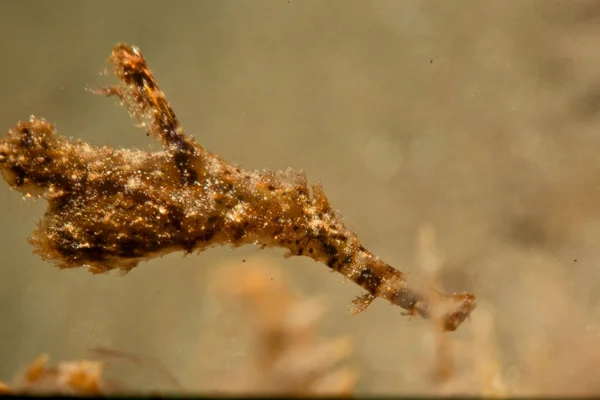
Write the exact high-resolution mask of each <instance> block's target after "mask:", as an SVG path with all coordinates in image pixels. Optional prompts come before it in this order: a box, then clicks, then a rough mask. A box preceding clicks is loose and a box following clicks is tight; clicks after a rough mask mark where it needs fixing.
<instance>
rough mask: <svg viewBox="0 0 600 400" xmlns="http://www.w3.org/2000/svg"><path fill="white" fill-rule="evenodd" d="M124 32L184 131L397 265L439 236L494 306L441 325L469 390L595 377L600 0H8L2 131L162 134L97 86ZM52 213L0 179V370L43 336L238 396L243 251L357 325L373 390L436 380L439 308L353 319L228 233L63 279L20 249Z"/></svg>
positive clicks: (92, 137)
mask: <svg viewBox="0 0 600 400" xmlns="http://www.w3.org/2000/svg"><path fill="white" fill-rule="evenodd" d="M118 42H127V43H130V44H134V45H136V46H139V47H140V49H141V50H142V52H143V53H144V55H145V57H146V59H147V60H148V62H149V65H150V67H151V69H152V70H153V72H154V74H155V76H156V77H157V79H158V82H159V84H160V85H161V88H162V89H163V90H164V91H165V93H166V95H167V98H168V99H169V100H170V102H171V103H172V106H173V108H174V109H175V112H176V113H177V114H178V116H179V119H180V121H181V123H182V124H183V126H184V129H185V130H186V132H187V133H188V134H191V135H193V136H194V137H195V138H196V139H197V140H198V141H199V142H200V143H201V144H203V145H204V146H205V147H207V148H208V149H210V150H211V151H214V152H216V153H217V154H219V155H221V156H223V157H224V158H225V159H227V160H229V161H231V162H235V163H238V164H241V165H243V166H244V167H246V168H253V169H254V168H255V169H262V168H269V169H284V168H287V167H293V168H295V169H302V170H304V171H305V172H306V174H307V176H308V178H309V181H311V182H317V181H320V182H322V184H323V185H324V188H325V192H326V194H327V195H328V196H329V198H330V201H331V203H332V204H333V206H334V207H335V208H337V209H338V210H340V212H341V213H342V214H343V215H344V217H345V220H346V222H347V223H348V225H349V226H351V227H352V228H353V229H355V230H356V232H357V233H358V234H359V237H361V239H362V241H363V243H364V244H365V246H366V247H368V248H369V249H370V250H372V251H373V252H374V253H376V254H378V255H379V256H380V257H382V258H383V259H385V260H386V261H387V262H389V263H390V264H391V265H393V266H395V267H396V268H399V269H401V270H402V271H406V272H411V273H415V274H418V273H419V268H418V267H417V265H418V257H417V255H416V254H417V253H416V248H417V237H418V232H419V227H420V226H422V224H424V223H428V224H431V225H432V226H433V227H434V228H435V231H436V234H437V246H438V248H439V249H440V251H441V252H442V254H443V260H444V263H443V264H442V265H441V267H440V270H439V279H440V280H441V282H442V283H443V284H444V286H445V287H446V289H447V290H449V291H454V290H456V291H463V290H468V291H472V292H475V293H476V294H477V296H478V299H479V304H480V307H479V308H478V309H477V310H476V311H475V312H474V313H473V316H472V320H471V323H470V324H469V323H466V324H465V325H464V326H462V327H460V328H459V330H458V331H457V332H454V333H452V334H450V338H451V341H452V343H454V345H453V347H452V351H453V354H454V357H455V363H456V369H455V377H454V380H453V381H452V382H453V383H452V384H453V385H456V387H457V388H459V389H457V390H459V391H466V392H469V393H481V392H482V390H483V389H482V388H483V387H488V388H492V389H497V390H500V391H502V390H506V392H507V393H509V394H512V393H519V394H542V393H546V394H557V393H590V392H598V391H599V390H600V383H599V382H597V379H596V377H597V376H598V372H599V371H598V369H599V365H600V364H599V361H600V336H599V335H600V296H599V293H600V285H599V281H598V279H599V277H600V268H599V265H600V264H599V262H600V246H599V245H600V157H599V150H600V112H599V111H600V51H599V49H600V3H598V2H594V1H541V0H540V1H522V0H514V1H502V2H498V1H474V0H473V1H470V0H457V1H399V0H376V1H354V0H347V1H341V0H330V1H316V0H290V1H279V0H246V1H241V0H240V1H174V2H158V1H131V2H120V1H95V2H91V1H88V2H83V1H74V0H73V1H66V0H61V1H53V2H47V1H30V0H21V1H18V2H8V1H4V2H2V3H1V4H0V52H1V53H0V54H1V56H0V82H1V87H2V89H1V90H0V104H1V107H2V108H1V112H0V126H1V127H2V129H5V130H7V129H9V128H10V127H12V126H14V125H15V123H16V122H17V121H18V120H24V119H27V118H28V117H29V115H30V114H35V115H36V116H40V117H44V118H46V119H48V120H49V121H51V122H52V123H55V124H56V125H57V127H58V129H59V131H60V132H61V133H62V134H63V135H67V136H73V137H76V138H80V139H83V140H86V141H89V142H91V143H94V144H97V145H104V144H106V145H111V146H115V147H137V148H144V149H158V145H157V144H156V143H153V142H152V141H151V139H149V138H147V137H146V135H144V133H143V132H142V131H140V130H137V129H135V128H134V127H133V123H132V121H131V120H130V119H129V117H128V115H127V113H126V112H125V111H124V110H123V109H121V108H119V107H117V106H116V105H115V102H114V101H112V100H106V99H103V98H101V97H98V96H94V95H92V94H91V93H89V92H86V91H84V88H86V87H94V86H100V85H103V84H106V83H108V82H112V81H111V78H108V77H103V76H100V75H99V72H101V71H102V70H103V69H104V68H105V66H106V64H105V60H106V58H107V57H108V56H109V54H110V50H111V47H112V46H113V45H114V44H116V43H118ZM44 208H45V204H44V203H43V202H41V201H40V202H33V201H31V200H28V201H23V200H22V199H21V197H20V195H18V194H17V193H16V192H11V191H10V190H9V189H8V187H7V186H6V185H5V184H4V183H2V184H0V227H1V229H0V239H1V240H0V252H1V254H2V261H1V264H0V266H1V268H2V275H1V278H0V321H1V322H0V356H1V357H0V358H1V360H2V361H1V362H0V380H9V379H10V378H11V377H12V376H13V374H14V372H15V371H17V370H18V369H19V368H22V367H23V366H25V365H26V364H27V363H28V362H30V360H32V359H33V358H34V357H36V356H37V355H38V354H40V353H42V352H47V353H49V354H50V355H51V357H52V359H53V360H62V359H72V358H81V357H88V356H89V353H88V352H87V351H88V349H89V348H91V347H95V346H105V347H109V348H113V349H120V350H126V351H129V352H134V353H138V354H145V355H151V356H152V357H155V358H157V359H159V360H161V361H162V362H163V363H164V364H166V365H167V366H168V368H169V369H170V370H171V372H172V373H173V374H174V375H175V376H177V377H178V378H179V380H180V381H181V383H182V384H183V385H184V386H186V387H187V388H190V389H191V390H201V391H208V390H213V389H223V388H226V387H227V384H228V383H227V378H226V377H227V373H226V372H227V371H230V370H234V369H235V368H236V365H238V364H241V363H243V362H244V359H245V358H247V357H249V350H250V349H249V348H248V341H246V340H245V338H246V333H247V332H246V330H245V327H246V326H245V325H243V324H241V323H240V321H241V319H240V317H239V313H238V312H236V310H235V309H231V307H226V306H225V305H226V303H225V302H222V301H221V300H219V298H218V297H216V296H215V295H214V293H213V290H212V289H211V282H212V281H213V280H212V276H213V275H214V274H215V272H216V271H218V270H219V269H220V268H222V267H223V266H226V265H230V264H240V263H242V260H244V259H246V260H247V261H248V263H254V264H261V263H264V264H269V265H280V266H281V267H282V268H283V270H284V273H285V277H286V280H287V281H288V282H289V283H290V284H291V285H292V286H293V287H294V289H295V290H296V291H298V292H299V293H302V294H304V295H306V296H318V297H320V298H321V299H323V300H324V301H325V302H326V303H327V305H328V306H329V310H328V314H327V317H326V318H325V319H324V321H323V323H322V325H321V328H322V332H323V334H324V335H329V336H338V335H348V334H349V335H351V336H352V337H353V339H354V342H355V346H356V349H355V352H354V356H353V359H352V360H351V363H352V364H353V365H354V366H355V367H356V369H357V371H358V373H359V377H360V379H359V384H358V387H357V391H358V393H362V394H366V393H396V394H398V393H441V392H443V390H444V388H443V387H441V386H440V385H439V384H436V383H435V382H433V381H432V379H431V377H430V370H429V369H430V366H431V365H432V364H433V363H434V362H435V361H434V358H433V355H432V351H433V350H432V349H433V347H432V344H431V343H432V338H433V336H432V330H431V327H430V325H429V324H428V323H427V322H426V321H423V320H420V319H413V320H412V321H410V322H409V321H408V320H407V318H406V317H403V316H402V315H401V310H400V309H398V308H395V307H392V306H390V305H389V304H387V303H385V302H383V301H376V302H375V303H374V304H373V306H372V307H371V308H370V309H369V310H368V311H366V312H364V313H362V314H360V315H357V316H350V315H348V313H347V309H348V306H349V305H350V301H351V300H352V299H353V298H354V296H356V295H358V294H360V290H359V288H358V287H356V286H355V285H353V284H351V283H341V281H342V278H341V277H340V276H339V275H337V274H330V273H328V271H327V268H326V267H324V266H322V265H319V264H316V263H314V262H313V261H312V260H310V259H304V258H295V259H289V260H286V259H284V258H282V257H281V254H282V251H277V250H268V251H259V250H257V249H254V248H251V247H246V248H242V249H237V250H234V251H233V250H231V249H229V248H220V249H213V250H210V251H207V252H204V253H201V254H195V255H189V256H186V257H185V258H184V257H182V255H181V254H175V255H170V256H168V257H165V258H163V259H158V260H153V261H151V262H149V263H145V264H143V265H141V266H140V267H139V268H136V269H134V270H133V271H132V272H131V273H130V274H129V275H127V276H125V277H123V278H118V277H116V276H114V275H112V274H110V275H106V276H92V275H91V274H89V273H87V272H86V271H85V270H84V269H80V270H70V271H59V270H58V269H56V268H53V267H52V266H51V265H49V264H46V263H44V262H42V261H41V260H40V259H39V258H38V257H37V256H36V255H33V254H32V253H31V250H32V249H31V247H30V246H29V244H28V243H27V241H26V238H27V237H28V236H29V234H30V233H31V232H32V230H33V229H34V227H35V223H36V221H37V220H38V219H39V218H41V216H42V214H43V210H44ZM238 311H239V310H238ZM482 343H483V344H482ZM485 365H488V366H489V365H494V366H495V367H493V368H492V370H493V371H494V372H493V374H492V377H491V378H490V379H488V380H487V381H486V380H485V379H483V378H481V376H480V375H478V373H479V372H481V369H482V368H485ZM594 368H595V369H594ZM123 374H125V375H124V376H122V378H123V380H125V381H127V382H129V383H132V385H133V386H134V387H137V388H142V389H143V388H148V387H152V388H153V387H160V383H157V382H158V381H157V380H155V379H156V378H155V377H151V376H149V375H148V374H147V373H146V372H144V369H143V368H140V369H135V368H134V369H129V370H127V371H125V372H123ZM486 385H487V386H486ZM502 388H504V389H502Z"/></svg>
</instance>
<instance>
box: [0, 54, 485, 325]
mask: <svg viewBox="0 0 600 400" xmlns="http://www.w3.org/2000/svg"><path fill="white" fill-rule="evenodd" d="M110 60H111V62H112V64H113V67H114V73H115V75H116V76H117V77H118V78H119V79H120V81H121V82H120V84H119V85H116V86H111V87H108V88H105V89H101V90H97V91H96V92H97V93H100V94H104V95H108V96H116V97H118V98H119V99H120V100H121V103H122V104H123V105H125V106H126V107H127V108H128V110H129V112H130V113H131V114H132V115H133V116H134V117H135V118H136V119H138V120H139V121H140V122H141V125H142V126H143V127H144V128H145V129H146V132H147V133H148V134H149V135H151V136H153V137H155V138H156V139H158V140H159V141H160V142H161V143H162V144H163V146H164V150H163V151H161V152H144V151H138V150H125V149H111V148H109V147H106V146H104V147H95V146H92V145H89V144H87V143H83V142H81V141H77V142H74V141H71V140H69V139H67V138H65V137H63V136H60V135H58V134H57V132H56V130H55V129H54V127H53V126H52V125H51V124H49V123H48V122H46V121H45V120H43V119H38V118H34V117H32V118H31V120H30V121H29V122H21V123H19V124H18V125H17V126H16V127H15V128H13V129H11V130H10V131H9V132H8V134H7V135H6V137H5V138H4V139H3V140H1V141H0V172H1V174H2V176H3V178H4V179H5V181H6V182H7V183H8V184H9V186H10V187H11V188H12V189H15V190H18V191H20V192H21V193H22V194H24V195H26V196H29V195H32V194H33V195H35V196H37V197H43V198H44V199H45V200H46V201H47V202H48V209H47V211H46V213H45V215H44V218H43V219H42V221H41V222H40V223H39V226H38V229H37V230H36V231H35V233H34V236H33V237H32V238H31V243H32V244H33V245H34V246H35V248H36V250H35V251H36V252H37V253H38V254H40V255H41V256H42V258H43V259H45V260H48V261H51V262H53V263H54V264H56V265H57V266H58V267H60V268H74V267H79V266H87V267H88V268H89V269H90V271H92V272H94V273H103V272H106V271H109V270H112V269H119V270H121V271H124V272H127V271H129V270H131V269H132V268H134V267H135V266H136V265H138V263H139V262H140V261H144V260H148V259H150V258H154V257H158V256H162V255H165V254H167V253H170V252H173V251H185V252H192V251H203V250H205V249H207V248H209V247H212V246H218V245H227V244H229V245H233V246H242V245H245V244H258V245H260V246H262V247H280V248H284V249H287V250H288V255H290V256H307V257H310V258H312V259H314V260H315V261H318V262H321V263H323V264H326V265H327V266H328V267H329V268H331V270H333V271H336V272H338V273H340V274H343V275H344V276H346V277H347V278H348V279H350V280H352V281H353V282H355V283H356V284H357V285H359V286H361V287H362V288H364V289H365V290H366V291H367V293H366V294H365V295H363V296H361V297H359V298H358V299H356V300H355V301H354V302H353V308H352V312H353V313H358V312H361V311H363V310H365V309H366V308H367V307H368V306H369V305H370V304H371V302H372V301H373V300H374V299H375V298H377V297H379V298H383V299H386V300H388V301H390V302H391V303H392V304H395V305H398V306H400V307H402V308H403V309H405V310H406V311H407V313H408V314H409V315H420V316H422V317H424V318H430V317H431V312H430V311H431V310H430V304H431V303H432V302H435V303H436V304H438V309H439V310H442V309H443V310H444V311H443V316H442V318H441V319H440V321H441V322H442V324H443V326H444V329H445V330H448V331H453V330H455V329H456V328H457V327H458V326H459V325H460V324H461V323H462V322H463V321H464V320H465V319H466V318H467V317H468V316H469V315H470V313H471V312H472V311H473V310H474V309H475V306H476V302H475V296H474V295H473V294H470V293H455V294H451V295H447V294H443V293H441V292H439V291H436V290H428V289H427V288H420V287H417V286H415V285H414V284H411V283H409V282H408V280H407V277H406V275H405V274H404V273H402V272H400V271H398V270H397V269H394V268H393V267H391V266H390V265H388V264H387V263H385V262H384V261H383V260H381V259H380V258H379V257H377V256H376V255H375V254H373V253H371V252H370V251H368V250H367V249H365V248H364V247H363V246H362V245H361V244H360V241H359V240H358V237H357V235H356V233H354V232H353V231H352V230H350V229H349V228H348V227H347V226H346V225H345V224H344V222H343V220H342V218H341V217H340V215H339V214H338V213H337V212H336V211H335V210H334V209H333V208H332V207H331V205H330V204H329V201H328V199H327V197H326V196H325V194H324V192H323V189H322V188H321V186H320V185H312V186H309V185H308V184H307V180H306V177H305V176H304V174H303V173H301V172H300V173H299V172H294V171H292V170H288V171H285V172H272V171H247V170H244V169H242V168H240V167H239V166H236V165H232V164H229V163H227V162H226V161H225V160H223V159H221V158H220V157H219V156H217V155H215V154H213V153H211V152H209V151H208V150H206V149H205V148H204V147H203V146H201V145H200V144H198V143H196V141H195V140H194V139H192V138H191V137H189V136H186V135H185V133H184V132H183V129H182V128H181V126H180V124H179V121H178V119H177V117H176V116H175V113H174V112H173V110H172V108H171V106H170V105H169V103H168V102H167V100H166V98H165V96H164V94H163V92H162V91H161V90H160V89H159V87H158V84H157V83H156V80H155V79H154V76H153V75H152V73H151V72H150V69H149V68H148V66H147V65H146V60H145V59H144V58H143V56H142V54H141V52H140V51H139V49H137V48H135V47H131V46H128V45H125V44H119V45H117V46H116V47H115V48H114V49H113V52H112V55H111V58H110Z"/></svg>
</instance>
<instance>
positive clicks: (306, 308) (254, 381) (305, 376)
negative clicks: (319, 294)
mask: <svg viewBox="0 0 600 400" xmlns="http://www.w3.org/2000/svg"><path fill="white" fill-rule="evenodd" d="M215 290H217V291H218V292H219V293H220V294H221V296H226V297H228V298H229V299H233V300H234V302H235V303H236V304H244V306H243V308H244V310H248V311H250V317H249V323H250V324H251V325H252V328H251V329H250V331H251V332H253V334H252V337H251V339H250V343H251V344H250V348H251V354H252V355H251V356H250V357H249V360H250V361H249V362H248V363H246V364H245V365H242V366H241V367H240V368H237V369H236V370H235V371H234V374H235V376H234V377H231V379H227V381H228V382H235V383H234V386H232V385H230V384H228V385H227V387H226V388H223V389H224V390H225V391H226V392H227V393H237V394H244V395H248V394H259V395H284V396H315V395H337V396H350V395H352V393H353V391H354V386H355V384H356V381H357V374H356V372H355V371H354V370H353V369H352V368H350V367H347V366H345V363H346V361H347V358H348V357H349V356H350V354H351V353H352V349H353V345H352V341H351V339H350V338H348V337H341V338H334V339H322V338H320V337H319V334H318V325H319V324H320V322H321V320H322V316H323V314H324V306H323V304H322V303H321V302H319V301H318V300H317V299H304V298H302V297H299V296H296V295H294V294H293V293H292V292H291V291H290V289H289V287H288V286H287V285H286V284H285V279H284V278H283V274H282V271H281V269H280V268H279V267H267V266H265V265H262V264H254V263H251V264H246V265H244V266H234V265H228V266H226V267H224V268H223V269H221V270H220V271H219V273H218V274H217V278H216V284H215Z"/></svg>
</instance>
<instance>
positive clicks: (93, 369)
mask: <svg viewBox="0 0 600 400" xmlns="http://www.w3.org/2000/svg"><path fill="white" fill-rule="evenodd" d="M47 362H48V356H47V355H41V356H39V357H38V358H37V359H35V361H33V363H32V364H31V365H30V366H29V368H28V369H27V370H26V371H25V372H24V373H23V374H22V375H21V376H19V377H18V378H17V379H16V382H15V383H14V384H13V385H10V386H9V385H6V384H3V383H1V382H0V394H2V393H5V394H29V395H31V394H33V395H36V394H37V395H42V394H43V395H49V394H56V395H71V396H85V395H89V396H94V395H99V394H102V392H103V390H102V381H101V380H102V363H100V362H97V361H86V360H79V361H68V362H67V361H65V362H60V363H58V365H56V366H55V367H48V366H47Z"/></svg>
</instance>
